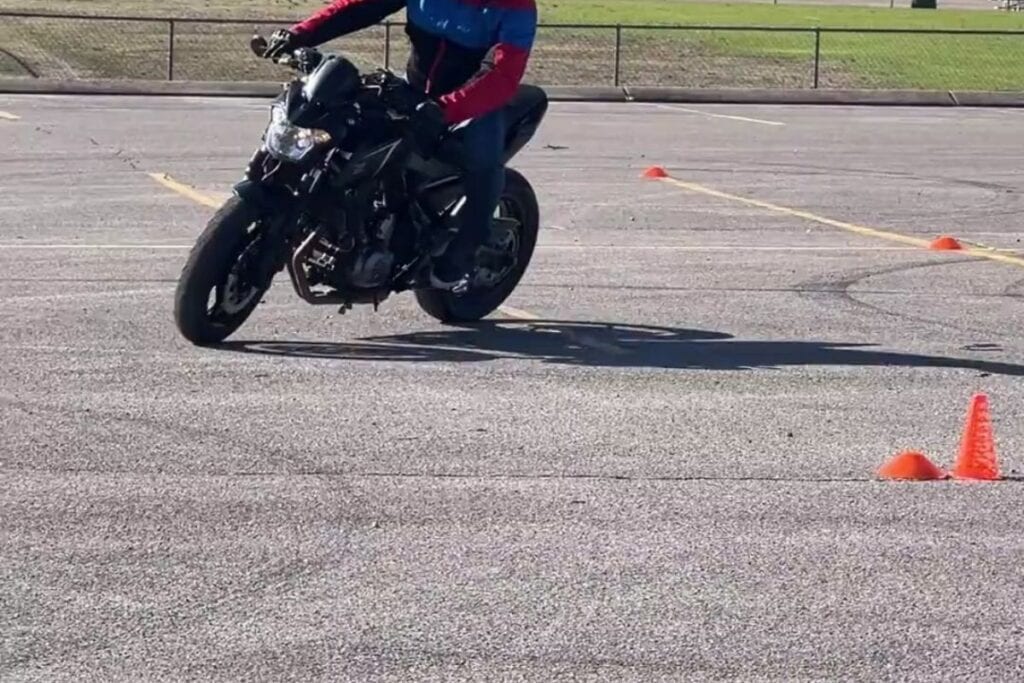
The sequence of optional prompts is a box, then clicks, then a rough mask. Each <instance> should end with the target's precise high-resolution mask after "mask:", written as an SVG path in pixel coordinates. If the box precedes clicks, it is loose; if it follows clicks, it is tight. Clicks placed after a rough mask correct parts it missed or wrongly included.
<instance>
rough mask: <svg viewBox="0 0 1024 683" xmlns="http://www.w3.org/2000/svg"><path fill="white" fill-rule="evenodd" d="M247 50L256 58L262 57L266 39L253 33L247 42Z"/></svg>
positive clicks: (265, 47)
mask: <svg viewBox="0 0 1024 683" xmlns="http://www.w3.org/2000/svg"><path fill="white" fill-rule="evenodd" d="M249 49H250V50H252V51H253V54H255V55H256V56H257V57H262V56H263V53H264V52H266V51H267V39H266V38H264V37H263V36H261V35H260V34H259V33H254V34H253V36H252V39H251V40H249Z"/></svg>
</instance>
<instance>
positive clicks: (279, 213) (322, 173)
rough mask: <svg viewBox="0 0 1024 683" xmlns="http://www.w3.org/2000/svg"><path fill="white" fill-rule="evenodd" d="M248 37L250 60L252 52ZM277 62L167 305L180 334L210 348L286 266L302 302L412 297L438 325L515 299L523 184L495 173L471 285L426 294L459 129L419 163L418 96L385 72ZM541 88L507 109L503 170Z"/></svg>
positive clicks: (311, 60)
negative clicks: (273, 83) (278, 77)
mask: <svg viewBox="0 0 1024 683" xmlns="http://www.w3.org/2000/svg"><path fill="white" fill-rule="evenodd" d="M266 45H267V42H266V40H265V39H264V38H263V37H261V36H259V35H256V36H254V37H253V40H252V44H251V47H252V50H253V52H255V53H256V54H258V55H261V54H263V52H264V50H265V48H266ZM276 61H277V62H278V63H280V64H283V65H285V66H288V67H291V68H293V69H295V70H296V71H297V72H298V73H297V75H296V78H295V79H294V80H292V81H291V82H290V83H288V84H287V85H286V86H285V87H284V89H283V92H282V93H281V95H280V96H278V97H277V98H276V99H275V100H274V101H273V103H272V104H271V108H270V111H271V116H270V123H269V125H268V126H267V129H266V131H265V133H264V135H263V143H262V145H261V147H260V149H259V150H258V151H257V152H256V153H255V154H254V155H253V157H252V158H251V159H250V161H249V165H248V168H247V170H246V172H245V178H244V180H242V181H241V182H240V183H239V184H237V185H236V186H235V188H234V194H233V196H232V197H231V198H230V199H228V200H227V202H226V203H225V204H224V205H223V206H222V207H221V208H220V209H219V210H218V211H217V213H216V214H215V215H214V216H213V218H212V219H211V220H210V222H209V223H208V225H207V226H206V229H205V230H204V231H203V233H202V234H201V235H200V236H199V239H198V240H197V242H196V244H195V246H194V247H193V248H192V251H191V253H190V255H189V258H188V261H187V263H186V264H185V267H184V268H183V270H182V274H181V278H180V280H179V282H178V288H177V293H176V295H175V320H176V323H177V326H178V329H179V330H180V331H181V333H182V334H183V335H184V336H185V337H186V338H187V339H188V340H190V341H191V342H192V343H194V344H198V345H205V344H216V343H219V342H221V341H223V340H224V339H226V338H227V337H228V336H229V335H231V334H232V333H233V332H234V331H235V330H237V329H238V328H239V327H240V326H241V325H242V323H244V322H245V320H246V319H247V318H248V317H249V315H250V314H251V313H252V312H253V310H254V309H255V308H256V306H257V305H258V304H259V303H260V301H261V299H262V297H263V294H264V293H265V292H266V291H267V290H268V289H269V288H270V285H271V282H272V280H273V278H274V276H275V275H276V274H277V273H279V272H280V271H282V270H284V269H286V268H287V270H288V275H289V277H290V279H291V282H292V285H293V286H294V288H295V291H296V293H298V295H299V296H300V297H301V298H302V299H304V300H305V301H307V302H308V303H311V304H327V305H335V306H338V307H339V310H340V311H341V312H342V313H344V312H345V311H346V310H348V309H351V308H352V306H354V305H356V304H372V305H373V306H374V309H375V310H376V308H377V307H378V306H379V304H380V303H381V302H382V301H383V300H384V299H386V298H388V297H389V296H390V295H391V294H393V293H398V292H403V291H409V290H411V291H413V292H414V293H415V296H416V300H417V302H418V303H419V306H420V307H421V308H422V309H423V310H424V311H425V312H426V313H428V314H429V315H431V316H433V317H434V318H436V319H438V320H440V321H443V322H471V321H475V320H479V319H481V318H483V317H484V316H486V315H488V314H489V313H491V312H492V311H494V310H495V309H496V308H497V307H498V306H499V305H501V303H502V302H503V301H504V300H505V299H506V298H507V297H508V296H509V295H510V294H511V293H512V290H513V289H515V287H516V285H517V284H518V283H519V280H520V279H521V278H522V276H523V273H524V272H525V271H526V268H527V266H528V265H529V262H530V259H531V257H532V255H533V250H534V247H535V245H536V241H537V232H538V221H539V209H538V206H537V199H536V196H535V195H534V191H533V188H532V187H531V186H530V184H529V182H528V181H527V180H526V178H524V177H523V176H522V175H520V174H519V173H518V172H516V171H515V170H512V169H507V171H506V182H505V189H504V191H503V193H502V196H501V199H500V201H499V204H498V208H497V210H496V212H495V219H494V221H493V227H492V230H491V234H490V238H489V239H488V240H487V241H486V243H485V244H484V245H483V246H482V247H481V248H480V249H479V251H478V252H477V255H476V256H477V264H476V265H477V268H476V271H475V276H474V278H473V281H472V282H471V283H470V286H469V288H468V289H467V290H466V291H464V292H460V293H455V292H451V291H444V290H438V289H432V288H431V287H430V278H429V272H430V269H431V264H432V260H433V259H434V258H437V257H438V256H439V255H440V254H442V253H443V252H444V250H445V248H446V247H447V245H448V243H449V242H450V241H451V239H452V237H453V236H454V235H455V232H456V230H457V227H458V220H459V210H460V208H461V207H462V205H463V203H464V196H463V190H462V186H461V180H460V171H459V169H458V166H457V160H458V159H459V158H460V150H459V145H460V139H459V133H458V128H459V127H458V126H456V127H455V128H454V129H452V130H450V131H449V134H448V135H446V136H445V139H444V140H443V142H442V143H441V144H440V147H439V148H438V150H437V151H436V152H435V153H433V154H431V155H429V157H427V156H424V155H422V154H420V153H419V152H418V148H417V146H416V145H415V144H414V143H413V142H412V139H411V137H410V135H409V125H408V122H409V118H410V116H411V115H412V114H413V113H414V111H415V108H416V106H417V105H418V104H420V103H421V102H422V101H423V98H424V95H423V94H422V93H420V92H419V91H417V90H415V89H414V88H412V86H410V85H409V84H408V83H407V82H406V81H405V80H404V79H402V78H399V77H398V76H396V75H395V74H393V73H391V72H390V71H387V70H377V71H374V72H372V73H367V74H360V73H359V71H358V70H357V69H356V67H355V66H354V65H353V64H352V63H351V62H350V61H348V60H347V59H345V58H344V57H342V56H339V55H325V54H323V53H321V52H319V51H317V50H315V49H306V48H304V49H300V50H296V51H295V52H294V53H292V54H288V55H283V56H282V57H279V58H278V59H277V60H276ZM547 105H548V101H547V97H546V95H545V93H544V91H543V90H541V89H539V88H536V87H533V86H526V85H524V86H521V88H520V91H519V93H518V94H517V95H516V97H515V98H514V99H513V101H511V102H510V103H509V104H508V105H507V107H506V111H505V121H506V126H507V134H506V140H505V156H504V158H505V160H506V161H508V160H510V159H511V158H512V157H513V156H515V154H516V153H517V152H519V150H521V149H522V148H523V146H524V145H525V144H526V143H527V142H529V140H530V139H531V138H532V137H533V134H534V133H535V132H536V130H537V128H538V126H539V125H540V123H541V121H542V119H543V118H544V115H545V113H546V111H547Z"/></svg>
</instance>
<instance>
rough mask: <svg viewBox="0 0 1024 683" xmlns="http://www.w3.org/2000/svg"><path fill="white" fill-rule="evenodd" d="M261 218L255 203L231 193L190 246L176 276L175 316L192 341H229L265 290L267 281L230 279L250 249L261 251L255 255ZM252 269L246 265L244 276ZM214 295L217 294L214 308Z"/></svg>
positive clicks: (243, 271) (185, 335)
mask: <svg viewBox="0 0 1024 683" xmlns="http://www.w3.org/2000/svg"><path fill="white" fill-rule="evenodd" d="M258 219H259V214H258V212H257V211H256V210H255V209H254V208H253V207H252V206H250V205H248V204H246V203H245V202H243V201H242V200H241V199H239V198H238V197H232V198H231V199H229V200H228V201H227V202H225V203H224V205H223V206H222V207H221V208H220V209H219V210H218V211H217V213H216V214H214V216H213V218H211V219H210V222H209V223H207V225H206V229H205V230H203V233H202V234H201V235H200V236H199V239H198V240H197V241H196V244H195V246H194V247H193V248H192V252H191V253H190V254H189V257H188V261H187V262H186V263H185V266H184V268H182V271H181V277H180V278H179V280H178V288H177V292H176V293H175V297H174V320H175V323H176V324H177V327H178V331H180V332H181V334H182V335H183V336H184V337H185V338H186V339H188V340H189V341H190V342H192V343H193V344H195V345H197V346H206V345H210V344H218V343H220V342H222V341H224V340H225V339H227V338H228V337H229V336H230V335H231V334H232V333H233V332H235V330H237V329H238V328H239V327H241V326H242V323H244V322H245V321H246V319H248V317H249V315H250V314H251V313H252V312H253V310H255V308H256V306H257V305H259V303H260V298H261V297H262V296H263V294H264V293H265V292H266V290H267V288H268V286H269V283H267V285H266V286H261V285H249V284H248V283H246V282H245V281H244V279H243V280H242V282H243V284H242V285H238V284H237V283H238V282H239V279H238V277H239V276H238V275H235V279H234V280H233V281H231V280H229V278H230V277H231V276H232V275H234V271H235V270H236V266H237V265H238V262H239V257H240V256H242V255H243V254H244V253H245V252H246V251H247V249H249V248H250V247H251V248H253V249H255V250H257V254H253V255H258V250H259V247H260V246H261V245H260V244H259V243H258V242H257V240H259V237H260V233H259V232H258V231H257V230H256V223H257V221H258ZM249 256H250V255H247V258H248V257H249ZM251 270H252V268H245V267H244V264H243V268H242V274H243V275H245V274H246V273H247V272H248V271H251ZM232 283H233V284H232ZM238 287H244V291H243V292H241V293H238V292H236V291H235V289H236V288H238ZM211 294H213V295H214V296H215V297H216V298H215V302H214V305H213V306H212V307H211V305H210V298H211ZM233 294H234V295H236V296H234V297H232V295H233ZM225 297H229V298H225Z"/></svg>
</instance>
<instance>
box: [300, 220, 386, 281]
mask: <svg viewBox="0 0 1024 683" xmlns="http://www.w3.org/2000/svg"><path fill="white" fill-rule="evenodd" d="M394 227H395V219H394V216H392V215H390V214H389V215H386V216H380V217H374V219H372V220H370V221H368V225H366V228H367V229H366V230H360V231H358V233H359V234H358V237H357V236H355V235H353V234H352V232H353V231H349V230H345V229H342V230H340V231H336V230H331V229H330V228H328V227H327V226H324V225H321V227H320V230H318V233H319V237H318V239H317V240H316V242H315V245H313V247H312V249H310V250H309V252H308V256H307V258H306V263H307V265H308V267H309V269H310V270H309V278H310V281H311V282H312V283H314V284H326V285H330V286H331V287H334V288H335V289H338V290H340V291H347V290H351V289H378V288H381V287H383V286H385V285H386V284H387V283H388V279H389V278H390V277H391V272H392V269H393V268H394V265H395V254H394V252H392V251H391V250H390V249H389V248H388V245H389V243H390V241H391V237H392V235H393V233H394ZM338 232H341V236H340V237H337V236H336V235H337V233H338ZM332 233H334V234H332Z"/></svg>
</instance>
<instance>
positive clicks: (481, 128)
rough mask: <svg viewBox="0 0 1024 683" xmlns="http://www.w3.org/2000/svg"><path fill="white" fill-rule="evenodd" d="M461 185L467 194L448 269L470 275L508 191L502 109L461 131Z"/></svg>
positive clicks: (447, 255)
mask: <svg viewBox="0 0 1024 683" xmlns="http://www.w3.org/2000/svg"><path fill="white" fill-rule="evenodd" d="M460 136H461V138H462V146H463V153H462V158H461V159H460V162H461V163H460V166H461V167H462V183H463V187H464V188H465V191H466V203H465V205H463V207H462V210H461V211H460V214H461V221H460V225H459V233H458V235H456V237H455V239H453V240H452V241H451V244H449V245H448V249H447V250H446V251H445V254H444V261H445V262H446V263H445V264H444V265H445V266H446V267H447V268H451V269H455V270H458V271H459V272H461V273H468V272H470V271H471V270H472V269H473V264H474V261H475V256H476V250H477V249H478V248H479V247H480V246H481V245H482V244H484V243H485V242H486V241H487V239H488V237H489V236H490V232H491V219H492V217H493V216H494V209H495V208H496V207H497V205H498V200H499V199H500V198H501V193H502V191H503V190H504V189H505V166H504V164H503V163H502V156H503V154H504V152H505V117H504V112H503V111H502V110H501V109H499V110H497V111H495V112H492V113H490V114H487V115H486V116H483V117H481V118H479V119H476V120H474V121H471V122H470V123H469V124H468V125H467V126H466V127H465V128H464V129H463V130H462V132H461V134H460Z"/></svg>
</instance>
